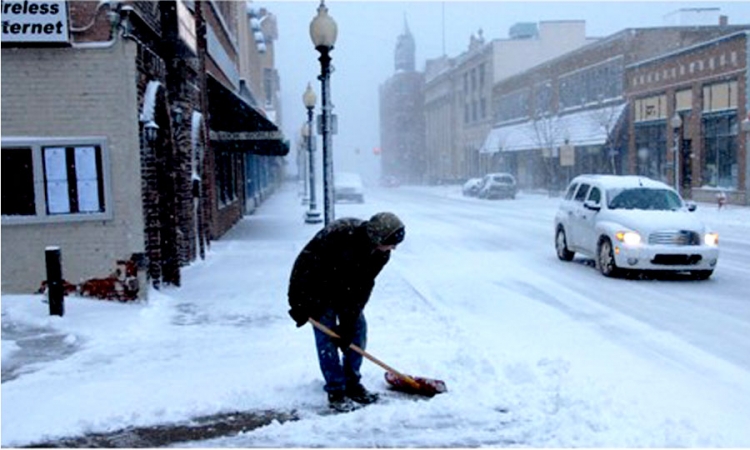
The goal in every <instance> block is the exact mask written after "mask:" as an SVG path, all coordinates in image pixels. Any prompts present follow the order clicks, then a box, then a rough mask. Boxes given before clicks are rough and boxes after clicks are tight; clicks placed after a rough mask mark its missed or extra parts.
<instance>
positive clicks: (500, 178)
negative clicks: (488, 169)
mask: <svg viewBox="0 0 750 450" xmlns="http://www.w3.org/2000/svg"><path fill="white" fill-rule="evenodd" d="M492 180H493V181H495V182H496V183H500V184H513V178H511V177H510V176H508V175H494V176H493V177H492Z"/></svg>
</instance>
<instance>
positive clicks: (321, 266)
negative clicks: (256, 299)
mask: <svg viewBox="0 0 750 450" xmlns="http://www.w3.org/2000/svg"><path fill="white" fill-rule="evenodd" d="M365 223H366V222H364V221H362V220H359V219H351V218H349V219H339V220H336V221H334V222H332V223H331V224H329V225H328V226H327V227H325V228H323V229H322V230H321V231H319V232H318V233H317V234H316V235H315V237H313V238H312V240H310V242H308V243H307V245H306V246H305V248H303V249H302V251H301V252H300V254H299V256H297V260H296V261H295V262H294V267H293V268H292V274H291V278H290V280H289V293H288V294H289V306H291V308H292V311H290V313H291V314H292V315H293V316H294V315H295V313H298V314H299V313H302V314H307V315H308V316H310V317H312V318H318V317H319V316H321V315H322V314H323V312H324V311H327V310H329V309H332V310H333V311H334V312H335V313H336V314H337V315H338V317H339V328H338V329H339V332H340V333H339V334H341V335H342V336H344V337H346V335H347V334H349V333H353V330H354V324H355V321H356V319H357V317H359V315H360V313H361V312H362V310H363V309H364V307H365V304H367V301H368V300H369V299H370V293H371V292H372V288H373V286H374V285H375V277H377V275H378V274H379V273H380V271H381V270H382V269H383V266H385V264H386V263H387V262H388V259H389V258H390V253H391V252H390V251H385V252H382V251H379V250H376V245H375V244H374V243H373V242H372V240H371V239H370V238H369V237H368V235H367V232H366V230H365Z"/></svg>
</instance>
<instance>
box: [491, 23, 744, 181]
mask: <svg viewBox="0 0 750 450" xmlns="http://www.w3.org/2000/svg"><path fill="white" fill-rule="evenodd" d="M746 28H747V26H729V25H726V24H725V23H722V24H719V25H715V26H681V27H660V28H634V29H626V30H623V31H621V32H618V33H615V34H613V35H611V36H609V37H607V38H604V39H601V40H600V41H598V42H595V43H592V44H589V45H587V46H585V47H582V48H580V49H578V50H574V51H571V52H568V53H566V54H564V55H562V56H559V57H557V58H554V59H551V60H549V61H546V62H544V63H542V64H539V65H537V66H535V67H533V68H530V69H528V70H526V71H524V72H522V73H519V74H517V75H515V76H513V77H510V78H507V79H506V80H503V81H501V82H499V83H497V84H496V85H495V86H494V88H493V101H494V105H493V114H494V120H495V125H494V126H493V128H492V131H491V132H490V133H489V134H488V135H487V137H486V139H485V142H484V144H483V146H482V148H481V150H480V152H481V153H484V154H486V155H488V156H490V157H491V158H492V159H493V161H494V167H495V170H503V171H509V172H512V173H514V174H515V175H516V178H517V179H518V181H519V185H520V186H521V187H522V188H545V189H551V190H557V189H560V188H561V187H563V186H564V185H565V184H566V183H567V181H568V180H569V179H570V178H572V177H573V176H575V175H577V174H580V173H616V174H623V173H634V170H635V168H634V167H633V166H632V164H633V162H634V161H635V160H636V159H635V158H634V157H633V156H632V155H633V154H634V153H635V151H634V150H633V148H632V147H633V145H636V144H633V139H634V134H633V129H632V128H630V125H629V124H630V123H631V120H632V117H633V116H632V114H633V111H634V110H633V108H634V107H635V105H633V104H632V103H631V102H630V101H629V100H630V97H631V96H630V94H629V92H628V89H630V84H629V78H628V76H627V75H626V72H629V71H631V70H634V69H630V67H633V66H634V65H635V66H637V65H638V64H639V63H641V62H643V61H648V60H651V59H653V58H657V57H659V56H660V55H664V54H667V53H670V52H673V51H674V50H675V49H684V48H689V47H692V46H695V45H700V44H701V43H705V42H708V41H711V40H713V39H718V38H720V37H722V36H726V35H728V34H731V33H734V32H737V31H741V30H743V29H746ZM631 78H632V77H631ZM665 112H666V110H665ZM661 119H662V120H664V118H661ZM662 125H663V123H662ZM651 131H653V132H654V133H656V134H654V135H653V136H652V137H650V138H648V139H649V140H651V141H652V142H654V145H656V144H655V143H656V142H659V144H658V147H659V148H657V147H656V146H655V147H654V150H653V152H652V154H651V158H660V159H657V162H656V163H655V164H656V169H655V170H656V172H655V173H654V174H652V175H658V176H655V178H657V179H664V180H665V181H668V179H669V174H668V170H667V169H666V167H667V166H668V164H667V160H666V148H667V145H668V142H667V134H666V127H665V126H662V127H661V128H659V129H658V130H657V129H656V128H654V129H652V130H651ZM639 139H642V138H639ZM660 155H661V156H660ZM652 161H653V160H652Z"/></svg>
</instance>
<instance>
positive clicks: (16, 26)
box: [2, 0, 69, 43]
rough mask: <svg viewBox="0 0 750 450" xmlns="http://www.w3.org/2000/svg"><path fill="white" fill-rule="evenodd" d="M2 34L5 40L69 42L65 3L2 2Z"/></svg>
mask: <svg viewBox="0 0 750 450" xmlns="http://www.w3.org/2000/svg"><path fill="white" fill-rule="evenodd" d="M2 18H3V35H2V41H3V43H6V42H35V43H62V42H69V37H68V9H67V7H66V3H65V2H45V1H28V0H26V1H6V0H3V1H2Z"/></svg>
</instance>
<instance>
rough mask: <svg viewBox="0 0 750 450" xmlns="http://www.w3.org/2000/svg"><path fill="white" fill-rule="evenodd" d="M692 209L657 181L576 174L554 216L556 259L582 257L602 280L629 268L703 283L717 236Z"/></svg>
mask: <svg viewBox="0 0 750 450" xmlns="http://www.w3.org/2000/svg"><path fill="white" fill-rule="evenodd" d="M695 208H696V206H695V204H694V203H692V202H691V203H690V204H686V203H685V202H683V201H682V198H680V196H679V194H678V193H677V192H676V191H675V190H674V189H672V188H671V187H669V186H667V185H666V184H664V183H662V182H660V181H654V180H651V179H648V178H644V177H640V176H617V175H580V176H578V177H576V178H574V179H573V181H571V182H570V185H569V186H568V189H567V191H566V193H565V198H564V199H563V200H562V202H560V208H559V210H558V212H557V214H556V215H555V249H556V251H557V257H558V258H560V259H561V260H563V261H570V260H572V259H573V255H574V254H575V253H576V252H578V253H582V254H584V255H586V256H589V257H591V258H594V260H595V261H596V266H597V268H598V269H599V271H600V272H601V273H602V274H604V275H605V276H615V275H617V274H618V273H619V272H621V270H623V269H635V270H669V271H675V272H689V273H690V274H691V275H692V276H693V278H696V279H702V280H705V279H708V278H709V277H710V276H711V274H712V273H713V271H714V268H715V267H716V263H717V261H718V258H719V236H718V234H716V233H714V232H711V231H710V230H708V229H706V226H705V225H704V224H703V223H701V221H700V220H699V219H698V218H697V217H696V216H695V215H694V214H693V213H692V212H693V211H695Z"/></svg>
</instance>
